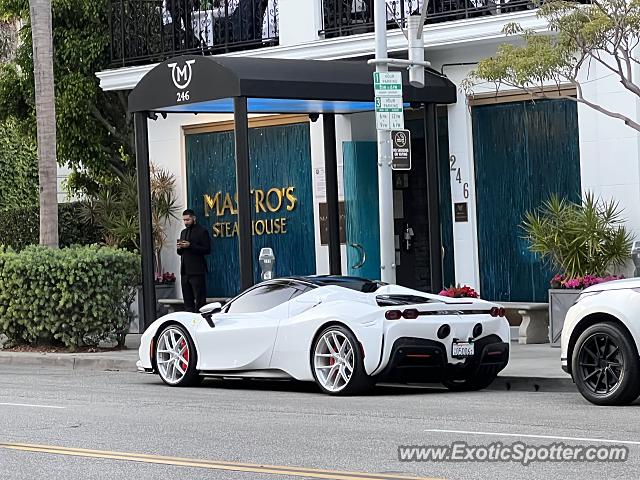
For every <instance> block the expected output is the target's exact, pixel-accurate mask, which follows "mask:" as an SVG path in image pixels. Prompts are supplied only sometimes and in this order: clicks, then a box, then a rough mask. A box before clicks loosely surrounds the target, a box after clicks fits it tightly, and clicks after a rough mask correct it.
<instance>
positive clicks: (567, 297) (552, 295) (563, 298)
mask: <svg viewBox="0 0 640 480" xmlns="http://www.w3.org/2000/svg"><path fill="white" fill-rule="evenodd" d="M581 291H582V290H575V289H566V288H559V289H550V290H549V343H551V346H552V347H559V346H560V336H561V335H562V326H563V325H564V318H565V317H566V316H567V312H568V311H569V308H571V305H573V304H574V302H575V301H576V299H577V298H578V296H579V295H580V292H581Z"/></svg>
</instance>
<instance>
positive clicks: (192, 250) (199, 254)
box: [178, 223, 211, 275]
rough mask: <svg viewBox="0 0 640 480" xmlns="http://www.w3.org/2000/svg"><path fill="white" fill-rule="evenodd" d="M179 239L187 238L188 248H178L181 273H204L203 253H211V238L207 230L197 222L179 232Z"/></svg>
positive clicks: (204, 260) (205, 263)
mask: <svg viewBox="0 0 640 480" xmlns="http://www.w3.org/2000/svg"><path fill="white" fill-rule="evenodd" d="M180 240H187V241H188V242H189V243H190V246H189V248H178V255H180V257H182V258H181V261H180V274H181V275H204V274H205V273H207V261H206V259H205V258H204V256H205V255H209V254H210V253H211V239H210V238H209V231H208V230H207V229H206V228H204V227H203V226H201V225H198V224H197V223H196V224H194V225H193V226H192V227H188V228H185V229H184V230H182V232H180Z"/></svg>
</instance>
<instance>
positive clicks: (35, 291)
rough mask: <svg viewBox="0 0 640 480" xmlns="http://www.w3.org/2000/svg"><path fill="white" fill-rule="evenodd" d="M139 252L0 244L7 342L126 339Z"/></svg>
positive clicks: (1, 318) (0, 326)
mask: <svg viewBox="0 0 640 480" xmlns="http://www.w3.org/2000/svg"><path fill="white" fill-rule="evenodd" d="M139 270H140V261H139V257H138V255H137V254H134V253H131V252H127V251H124V250H118V249H114V248H110V247H100V246H97V245H91V246H76V247H71V248H64V249H50V248H46V247H40V246H30V247H27V248H25V249H24V250H23V251H22V252H14V251H11V250H7V249H0V334H4V335H6V336H7V337H8V340H9V343H10V344H14V345H15V344H31V345H33V344H62V345H64V346H65V347H67V348H69V349H71V350H74V349H75V348H76V347H78V346H80V345H97V344H98V343H99V342H100V341H102V340H110V341H114V340H116V341H118V343H119V344H120V345H122V344H123V343H124V337H125V335H126V333H127V330H128V328H129V324H130V323H131V320H132V319H133V318H132V313H131V311H130V309H129V306H130V304H131V302H132V301H133V298H134V296H135V291H136V285H138V284H139Z"/></svg>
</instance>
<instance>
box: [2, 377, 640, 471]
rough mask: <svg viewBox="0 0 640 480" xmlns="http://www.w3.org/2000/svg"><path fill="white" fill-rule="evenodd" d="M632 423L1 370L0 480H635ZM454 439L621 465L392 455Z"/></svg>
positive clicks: (413, 400) (457, 401)
mask: <svg viewBox="0 0 640 480" xmlns="http://www.w3.org/2000/svg"><path fill="white" fill-rule="evenodd" d="M639 414H640V404H638V403H636V404H635V405H633V406H630V407H617V408H604V407H595V406H592V405H590V404H588V403H586V402H585V401H584V400H583V399H582V398H581V397H580V396H579V395H578V394H577V393H541V392H538V393H533V392H531V393H528V392H501V391H500V392H499V391H484V392H475V393H450V392H447V391H445V390H439V389H408V388H396V387H378V388H377V389H376V391H374V392H373V393H372V394H371V395H369V396H366V397H352V398H337V397H328V396H325V395H322V394H320V393H318V391H317V390H316V389H315V387H314V386H313V385H306V384H294V383H289V382H275V383H274V382H256V381H243V380H239V381H226V382H222V381H218V380H209V381H206V382H205V383H204V384H203V386H202V387H199V388H189V389H179V388H169V387H165V386H164V385H163V384H162V383H161V382H160V380H159V379H158V378H157V377H155V376H150V375H144V374H134V373H124V372H89V371H71V370H56V369H26V368H25V369H16V368H12V369H10V370H9V369H7V368H3V369H2V371H1V372H0V479H30V480H31V479H36V478H37V479H49V478H51V479H58V478H70V479H75V478H92V479H102V478H104V479H107V478H108V479H113V478H127V479H131V480H133V479H147V478H190V479H230V480H234V479H274V478H291V479H295V478H343V479H353V478H360V479H362V478H378V479H383V478H388V479H390V478H398V477H399V476H401V475H404V476H418V477H426V478H447V479H481V478H482V479H484V478H486V479H493V478H505V479H520V478H522V479H525V478H526V479H527V480H535V479H549V478H563V479H585V478H594V479H600V478H617V479H634V480H635V479H637V478H638V476H639V473H638V472H640V422H638V418H639ZM607 440H611V441H613V442H611V441H607ZM460 441H465V442H467V443H468V444H470V445H489V444H491V443H493V442H501V443H502V444H504V445H510V444H512V443H514V442H519V441H522V442H525V443H527V444H531V445H542V444H552V443H557V442H563V443H565V444H567V445H611V444H616V443H617V442H623V441H624V442H627V443H626V444H624V445H625V446H626V447H627V448H628V449H629V459H628V460H627V461H626V462H618V463H578V462H562V463H541V462H536V463H533V464H531V465H528V466H523V465H521V464H520V463H517V462H465V463H462V462H458V463H452V462H442V461H429V462H412V463H408V462H400V461H398V445H448V444H451V443H452V442H460ZM25 444H27V445H25ZM34 444H35V445H38V446H33V445H34ZM81 449H84V450H81ZM264 465H270V466H271V467H264ZM310 469H317V470H310ZM328 470H330V471H331V472H327V471H328ZM343 472H350V473H343ZM354 472H361V473H360V474H355V473H354ZM374 474H375V475H374Z"/></svg>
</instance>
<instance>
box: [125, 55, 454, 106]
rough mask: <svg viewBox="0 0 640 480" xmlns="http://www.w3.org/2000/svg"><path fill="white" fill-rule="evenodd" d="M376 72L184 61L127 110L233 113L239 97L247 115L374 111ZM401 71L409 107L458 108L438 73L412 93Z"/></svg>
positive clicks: (152, 80)
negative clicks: (438, 105) (427, 104)
mask: <svg viewBox="0 0 640 480" xmlns="http://www.w3.org/2000/svg"><path fill="white" fill-rule="evenodd" d="M374 70H375V68H374V67H373V66H372V65H368V64H367V63H366V62H364V61H333V60H331V61H321V60H288V59H272V58H246V57H219V56H218V57H207V56H181V57H176V58H172V59H170V60H167V61H165V62H163V63H161V64H159V65H157V66H156V67H154V68H153V69H152V70H151V71H150V72H149V73H147V74H146V75H145V76H144V77H143V78H142V80H141V81H140V82H139V83H138V85H137V86H136V87H135V88H134V89H133V91H132V92H131V94H130V95H129V111H130V112H141V111H156V112H185V113H186V112H191V113H195V112H202V113H204V112H211V113H215V112H232V111H233V101H232V99H233V98H235V97H245V98H247V99H248V109H249V113H352V112H358V111H370V110H373V109H374V105H373V97H374V92H373V72H374ZM398 71H402V77H403V84H404V85H403V94H404V101H405V102H406V103H407V104H411V103H414V102H415V103H438V104H447V103H455V101H456V87H455V85H454V84H453V83H452V82H451V81H450V80H449V79H447V78H446V77H444V76H442V75H440V74H439V73H438V72H435V71H433V70H427V72H426V74H425V87H424V88H414V87H412V86H411V85H409V78H408V73H407V70H406V69H403V70H398Z"/></svg>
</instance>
